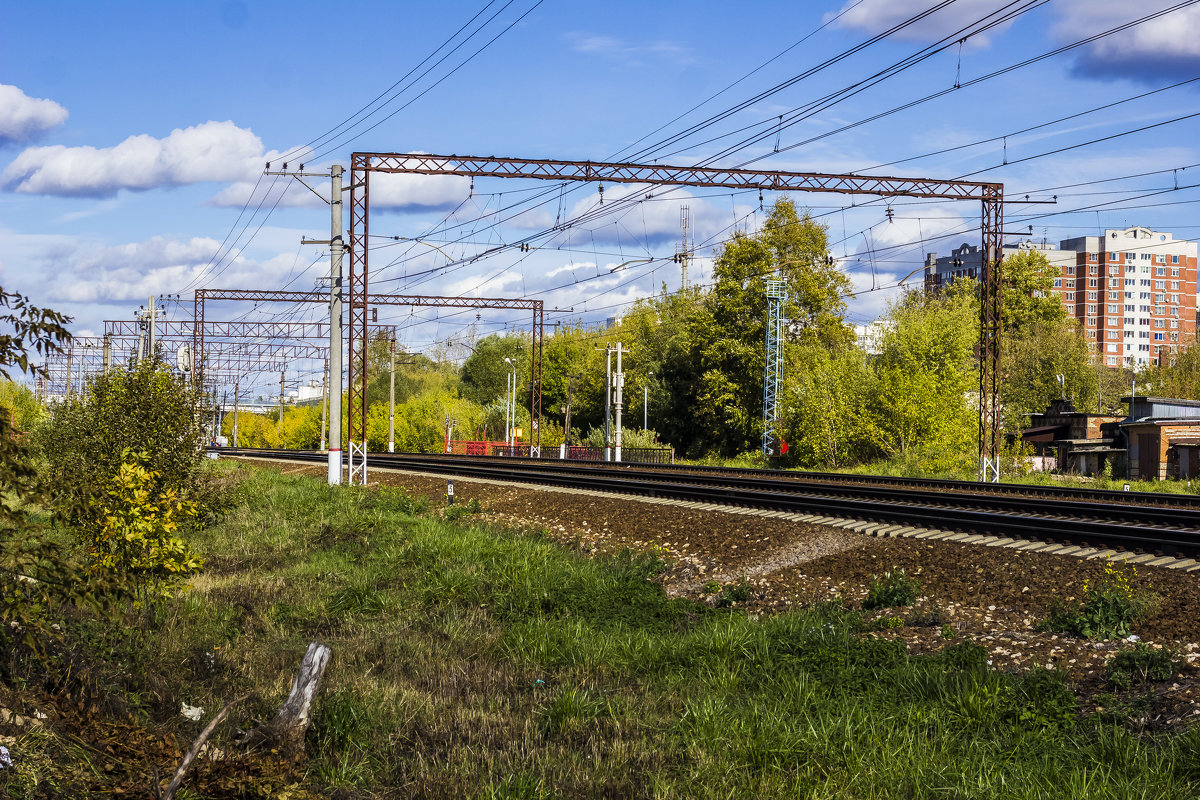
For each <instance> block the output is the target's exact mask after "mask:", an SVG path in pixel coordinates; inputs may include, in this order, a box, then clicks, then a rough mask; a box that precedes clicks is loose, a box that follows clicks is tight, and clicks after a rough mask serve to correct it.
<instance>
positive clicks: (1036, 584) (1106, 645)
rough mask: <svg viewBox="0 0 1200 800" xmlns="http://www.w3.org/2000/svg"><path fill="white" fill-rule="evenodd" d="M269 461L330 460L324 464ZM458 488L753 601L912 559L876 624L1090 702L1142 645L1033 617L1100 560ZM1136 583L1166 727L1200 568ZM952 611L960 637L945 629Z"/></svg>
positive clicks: (1101, 699) (1096, 569)
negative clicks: (1123, 658) (1170, 673)
mask: <svg viewBox="0 0 1200 800" xmlns="http://www.w3.org/2000/svg"><path fill="white" fill-rule="evenodd" d="M273 466H276V467H279V468H281V469H282V470H283V471H284V472H292V473H297V474H300V473H312V474H314V475H318V476H323V475H324V474H325V468H324V466H311V467H310V466H300V465H295V466H282V467H281V465H278V464H275V465H273ZM371 479H372V483H374V482H376V481H378V482H379V483H382V484H385V485H391V486H398V487H401V488H404V489H405V490H407V491H408V492H410V493H412V494H414V495H425V496H428V497H430V498H431V499H434V500H436V501H437V502H439V503H440V502H444V501H443V498H444V496H445V492H446V478H444V477H427V476H420V475H412V474H407V473H394V472H384V471H382V470H376V471H374V472H373V473H372V475H371ZM454 488H455V499H456V501H457V502H459V503H466V502H470V501H471V500H478V501H479V502H480V504H481V505H482V507H483V511H482V513H481V514H480V515H478V516H476V517H474V518H475V519H483V520H486V521H489V522H494V523H498V524H504V525H511V526H515V527H520V528H533V529H539V530H545V531H546V532H547V534H548V535H549V536H550V537H551V538H553V539H555V540H557V541H560V542H562V543H563V544H565V545H568V546H572V547H580V548H582V549H584V550H585V551H588V552H615V551H618V550H620V549H622V548H631V549H633V550H636V551H643V552H654V553H656V554H658V555H659V556H660V557H661V558H662V559H663V560H664V561H665V562H666V564H667V570H666V572H665V573H664V574H663V575H662V577H661V580H662V582H663V585H664V586H665V588H666V590H667V591H668V592H669V593H671V594H675V595H684V596H689V597H693V598H695V599H698V600H705V599H710V600H711V591H710V590H711V588H712V587H711V584H710V582H711V581H715V582H717V583H719V584H722V585H731V584H738V583H741V582H742V581H743V580H744V581H746V582H748V583H749V584H751V586H752V587H753V591H752V596H751V597H750V598H749V599H748V600H745V601H742V602H739V603H738V604H737V605H738V606H739V607H742V608H744V609H745V610H746V611H747V612H748V613H751V614H765V613H772V612H777V611H780V610H785V609H787V608H789V607H792V606H797V605H803V604H806V603H811V602H814V601H821V600H831V599H837V598H841V599H843V600H845V601H847V602H849V603H850V604H851V605H855V604H857V603H858V602H860V601H861V600H862V599H863V598H865V597H866V595H867V591H868V588H869V584H870V581H871V579H872V577H874V576H878V575H881V574H883V573H884V572H885V571H887V570H889V569H893V568H896V567H902V568H904V569H905V571H906V572H907V574H908V575H910V576H913V577H915V578H917V579H918V580H919V581H920V583H921V587H922V595H921V597H919V598H918V600H917V601H916V603H915V604H914V606H913V607H912V608H910V609H907V610H900V609H892V610H888V611H883V612H877V613H874V614H872V615H871V616H872V617H873V618H878V617H885V616H903V617H905V618H906V620H907V621H908V624H906V625H904V626H903V627H899V628H894V629H889V630H884V631H881V632H880V634H879V635H883V636H889V637H897V638H900V639H903V640H904V641H905V642H906V644H907V645H908V647H909V650H910V652H928V651H932V650H937V649H940V648H942V647H944V646H946V645H947V644H949V643H952V642H955V641H961V640H962V639H963V638H964V637H967V638H970V639H971V640H973V641H975V642H977V643H979V644H982V645H985V646H987V647H988V649H989V651H990V653H991V658H992V663H993V665H994V666H996V667H998V668H1000V669H1027V668H1029V667H1031V666H1042V667H1047V668H1053V669H1059V670H1062V671H1064V672H1065V673H1067V675H1068V676H1069V679H1070V680H1071V681H1072V682H1073V683H1074V684H1075V685H1076V687H1077V689H1078V690H1079V691H1080V694H1081V696H1083V697H1084V698H1085V701H1086V702H1087V703H1089V704H1091V705H1092V706H1093V707H1097V706H1099V705H1102V704H1104V703H1108V702H1110V701H1111V699H1112V698H1108V697H1106V696H1105V695H1106V693H1108V692H1111V688H1110V687H1109V686H1108V684H1107V683H1106V681H1105V679H1104V672H1105V671H1104V664H1105V662H1106V661H1107V660H1108V659H1110V658H1111V657H1112V656H1113V654H1114V653H1115V652H1117V651H1118V650H1119V649H1121V648H1125V647H1132V646H1133V645H1132V644H1131V643H1130V642H1128V641H1124V640H1121V641H1108V642H1093V641H1088V640H1082V639H1077V638H1075V637H1072V636H1067V635H1061V634H1052V633H1045V632H1039V631H1037V630H1036V628H1037V626H1038V624H1039V623H1040V622H1041V621H1042V620H1043V619H1044V618H1045V616H1046V613H1047V611H1048V610H1049V608H1050V606H1051V604H1052V602H1053V601H1054V600H1055V599H1059V600H1064V601H1067V602H1070V601H1072V600H1074V599H1076V598H1078V597H1079V596H1080V595H1081V593H1082V590H1083V583H1084V581H1085V580H1087V579H1089V578H1090V579H1093V580H1094V579H1095V578H1096V577H1097V576H1099V575H1100V574H1101V573H1102V571H1103V563H1102V562H1100V561H1099V560H1094V559H1093V560H1084V559H1078V558H1072V557H1070V556H1055V555H1041V554H1038V553H1030V552H1023V551H1019V550H1011V549H1007V548H999V547H986V546H982V545H970V544H957V543H953V542H940V541H932V542H930V541H924V540H918V539H892V538H876V537H871V536H866V535H863V534H857V533H853V532H849V531H845V530H842V529H837V528H830V527H825V526H821V525H810V524H805V523H798V522H793V521H788V520H779V519H772V518H765V517H760V516H752V515H744V514H732V513H724V512H715V511H698V510H692V509H686V508H680V507H678V506H672V505H665V504H654V503H646V502H638V501H635V500H630V499H626V498H619V497H615V496H614V497H611V498H610V497H607V496H604V497H597V496H594V495H589V494H579V493H569V492H563V491H550V490H539V489H530V488H522V487H513V486H507V485H500V484H495V483H484V482H475V481H469V480H465V479H455V481H454ZM468 519H469V518H468ZM706 584H709V585H708V587H707V589H706ZM1134 587H1135V589H1137V590H1139V591H1142V592H1147V593H1152V594H1153V595H1154V596H1155V597H1156V598H1157V602H1156V607H1155V610H1154V611H1153V613H1152V614H1151V615H1150V616H1149V617H1148V618H1146V619H1145V620H1143V621H1142V622H1140V623H1139V624H1138V625H1137V626H1136V635H1137V637H1139V638H1140V639H1141V640H1143V641H1146V642H1148V643H1151V644H1152V645H1155V646H1162V647H1166V648H1168V649H1169V650H1170V651H1172V652H1173V653H1174V654H1175V655H1176V656H1177V657H1178V659H1179V661H1180V662H1181V663H1182V664H1184V666H1183V668H1182V670H1181V672H1180V674H1179V676H1178V677H1177V678H1176V679H1175V680H1174V681H1172V682H1170V683H1167V684H1161V685H1159V686H1158V687H1157V688H1155V689H1153V690H1151V691H1150V693H1149V695H1148V696H1147V695H1146V690H1145V689H1142V690H1139V691H1140V693H1141V699H1142V701H1143V706H1144V707H1145V711H1144V714H1143V715H1142V720H1141V721H1142V723H1143V724H1144V725H1145V726H1147V727H1153V728H1158V727H1162V726H1173V725H1175V724H1178V723H1180V722H1186V721H1191V720H1193V719H1200V613H1198V612H1200V571H1197V572H1192V573H1186V572H1182V571H1178V570H1168V569H1163V568H1158V567H1138V568H1137V578H1136V580H1135V581H1134ZM914 623H923V624H914ZM944 625H949V626H950V628H951V629H952V630H953V632H954V634H955V638H953V639H946V638H944V636H943V628H944Z"/></svg>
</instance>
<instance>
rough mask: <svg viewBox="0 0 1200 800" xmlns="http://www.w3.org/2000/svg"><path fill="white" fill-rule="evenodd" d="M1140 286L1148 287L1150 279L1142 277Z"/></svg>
mask: <svg viewBox="0 0 1200 800" xmlns="http://www.w3.org/2000/svg"><path fill="white" fill-rule="evenodd" d="M1142 286H1146V287H1149V286H1150V281H1148V280H1146V279H1145V278H1142Z"/></svg>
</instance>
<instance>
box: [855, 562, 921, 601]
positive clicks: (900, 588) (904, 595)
mask: <svg viewBox="0 0 1200 800" xmlns="http://www.w3.org/2000/svg"><path fill="white" fill-rule="evenodd" d="M920 594H921V584H920V582H919V581H918V580H917V579H916V578H910V577H908V576H907V575H905V574H904V568H903V567H896V568H895V569H890V570H888V571H887V572H885V573H883V577H882V578H880V577H873V578H871V588H870V590H869V591H868V592H867V599H866V600H864V601H863V608H865V609H868V610H870V609H874V608H893V607H895V606H908V605H912V602H913V601H914V600H916V599H917V597H918V596H919V595H920Z"/></svg>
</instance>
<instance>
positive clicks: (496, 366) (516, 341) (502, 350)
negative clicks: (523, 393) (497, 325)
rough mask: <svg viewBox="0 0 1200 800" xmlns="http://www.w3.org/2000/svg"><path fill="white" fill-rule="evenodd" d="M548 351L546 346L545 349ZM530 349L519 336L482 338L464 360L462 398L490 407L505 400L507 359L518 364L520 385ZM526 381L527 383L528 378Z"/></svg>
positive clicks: (461, 371) (498, 335)
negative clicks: (490, 404) (499, 400)
mask: <svg viewBox="0 0 1200 800" xmlns="http://www.w3.org/2000/svg"><path fill="white" fill-rule="evenodd" d="M545 349H546V348H545V345H544V344H543V350H545ZM528 350H529V345H528V343H527V342H524V341H522V340H521V339H520V338H518V337H516V336H502V335H500V334H492V335H491V336H485V337H484V338H482V339H480V340H479V341H478V342H477V343H476V344H475V349H474V351H472V353H471V355H470V356H468V357H467V358H466V359H465V360H464V361H463V364H462V368H461V370H460V373H459V374H460V376H461V379H462V396H463V397H464V398H466V399H468V400H471V401H472V402H475V403H478V404H479V405H487V404H488V403H491V402H493V401H495V400H496V399H497V398H503V396H504V392H505V387H506V386H507V385H508V373H509V365H508V364H507V363H506V362H505V361H504V359H506V358H508V359H511V360H512V361H513V362H514V363H515V364H516V365H517V368H518V373H517V375H518V383H520V377H521V376H522V375H524V374H525V370H524V366H525V364H526V362H527V361H528ZM523 351H524V352H525V355H524V358H523V357H522V352H523ZM543 360H545V359H543ZM525 382H528V379H526V381H525Z"/></svg>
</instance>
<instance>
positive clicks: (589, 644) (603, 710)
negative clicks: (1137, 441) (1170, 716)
mask: <svg viewBox="0 0 1200 800" xmlns="http://www.w3.org/2000/svg"><path fill="white" fill-rule="evenodd" d="M226 468H228V467H226ZM238 492H239V499H238V502H237V503H236V504H235V506H234V507H233V509H232V510H231V511H230V512H229V514H228V515H227V517H226V518H225V520H224V521H223V522H222V523H221V524H219V525H218V526H216V527H214V528H212V529H210V530H208V531H207V532H205V534H204V535H203V537H202V539H201V540H199V541H196V542H195V543H194V545H195V547H196V548H197V549H198V550H200V551H201V552H203V553H205V554H206V555H207V557H208V563H209V565H210V569H209V571H208V572H207V573H206V574H205V575H203V576H202V577H200V578H198V579H196V580H195V581H194V582H193V588H192V590H191V591H190V592H189V593H187V594H186V595H185V596H184V597H183V598H181V599H180V600H179V601H178V602H177V603H176V604H175V605H173V606H172V607H171V609H170V611H169V613H167V614H166V615H164V617H163V618H162V619H161V620H158V623H157V625H156V627H155V629H154V631H153V633H152V634H150V635H148V637H147V638H146V639H145V641H144V642H143V643H142V644H140V645H138V646H139V647H140V648H141V650H140V652H139V654H138V658H139V659H140V660H141V667H140V669H141V671H142V673H141V674H142V675H144V676H146V677H145V678H144V679H145V680H150V679H151V678H152V677H153V676H155V675H157V676H159V679H158V680H154V681H153V683H154V685H156V686H157V687H159V692H160V696H159V697H157V698H156V699H155V701H154V708H158V709H160V711H161V713H163V714H166V713H176V714H177V713H178V707H179V706H178V703H179V702H180V701H181V700H186V701H187V702H188V703H189V704H193V705H196V704H199V705H204V706H205V707H207V708H213V707H219V705H220V702H221V700H222V699H223V698H226V697H228V696H231V695H232V694H234V693H241V692H243V691H251V692H254V693H255V694H254V699H253V700H252V706H251V707H250V708H249V709H247V710H246V711H245V712H244V716H257V717H264V716H266V715H268V714H269V713H271V711H272V709H273V708H274V707H275V706H276V705H277V704H278V702H279V700H280V699H281V698H282V696H283V695H284V694H285V692H286V691H287V689H288V683H289V681H290V678H291V675H292V673H293V671H294V669H295V667H296V665H297V663H298V661H299V657H300V655H301V654H302V652H303V650H304V647H305V645H306V644H307V642H308V641H310V640H314V639H316V640H320V641H323V642H325V643H327V644H329V645H330V646H331V647H332V648H333V653H334V655H333V661H332V664H331V666H330V668H329V670H328V672H327V679H326V684H325V687H324V690H323V692H322V694H321V696H320V699H319V702H318V708H317V713H316V716H315V719H314V722H313V725H312V728H311V730H310V734H309V742H308V744H309V752H310V756H311V758H310V761H309V764H308V780H309V781H310V782H311V783H313V784H314V785H319V786H324V787H345V788H350V789H355V790H357V791H359V792H362V793H364V794H367V795H378V796H394V797H497V798H499V797H505V798H550V797H603V798H611V797H646V798H674V797H697V798H729V797H789V798H790V797H811V798H845V797H853V798H896V797H904V798H955V797H963V798H965V797H970V798H1043V797H1054V798H1070V797H1078V798H1085V797H1086V798H1114V799H1115V798H1127V797H1146V798H1151V797H1153V798H1180V799H1181V800H1182V798H1194V797H1196V796H1197V794H1198V793H1200V768H1198V767H1197V766H1196V765H1197V763H1200V762H1197V757H1198V756H1200V736H1197V735H1194V734H1188V735H1184V736H1180V737H1176V738H1159V739H1150V738H1139V737H1136V736H1134V735H1132V734H1130V733H1128V732H1126V731H1124V730H1123V729H1120V728H1117V727H1113V726H1111V725H1105V724H1101V723H1099V722H1094V721H1092V720H1088V719H1082V718H1081V717H1080V715H1079V712H1078V709H1077V708H1076V706H1075V702H1074V698H1073V696H1072V695H1071V693H1070V691H1069V690H1068V689H1067V688H1066V687H1065V686H1064V684H1063V682H1062V681H1061V680H1060V678H1059V677H1058V676H1056V675H1054V674H1051V673H1046V672H1035V673H1031V674H1028V675H1009V674H1001V673H998V672H996V671H993V670H991V669H990V668H989V667H988V666H987V664H986V651H984V650H983V649H982V648H979V647H976V646H975V645H972V644H969V643H965V644H960V645H955V646H954V647H952V648H951V649H949V650H947V651H945V653H943V654H942V655H941V656H938V657H914V656H910V655H909V654H908V653H906V652H905V651H904V649H903V647H902V646H901V645H899V644H897V643H894V642H891V641H887V640H883V639H878V638H875V637H873V636H871V635H870V634H869V633H867V632H865V631H864V626H863V623H862V620H861V618H860V617H859V616H858V615H857V614H856V613H852V612H848V611H846V610H844V609H843V608H841V607H840V606H836V605H823V606H816V607H812V608H808V609H805V610H801V611H797V612H792V613H787V614H780V615H777V616H771V617H763V618H761V619H752V618H749V617H747V616H746V615H744V614H742V613H741V612H738V611H730V610H723V609H717V610H714V609H710V608H708V607H706V606H703V605H699V604H695V603H691V602H689V601H686V600H681V599H668V598H667V597H666V596H665V594H664V593H663V591H662V589H661V588H660V587H659V586H658V585H657V584H655V583H654V582H653V581H652V580H651V578H652V577H653V575H654V574H655V572H656V571H657V570H658V569H660V568H661V564H660V563H658V562H657V561H655V560H654V559H653V558H648V557H639V556H634V555H630V554H621V555H619V556H614V557H601V558H587V557H585V556H584V555H583V554H581V553H579V552H576V551H572V550H569V549H566V548H563V547H561V546H559V545H557V544H554V543H552V542H550V541H548V540H547V539H545V538H543V537H539V536H536V535H526V534H518V533H514V532H511V531H506V530H500V529H495V528H490V527H487V526H481V525H471V524H469V523H470V519H469V518H468V519H465V520H460V521H457V522H454V523H449V522H445V521H443V520H442V519H441V518H440V516H439V515H438V514H436V513H432V512H430V511H429V510H428V509H427V508H426V507H425V504H424V503H422V502H420V501H415V500H413V499H412V498H410V497H408V496H406V495H404V494H403V493H401V492H399V491H394V490H386V489H382V490H371V491H364V490H359V489H351V488H347V487H342V488H338V489H333V488H330V487H327V486H324V485H322V484H321V483H319V482H317V481H314V480H312V479H309V478H302V477H284V476H281V475H279V474H277V473H274V472H271V471H251V472H248V473H247V475H246V478H245V480H244V482H243V483H242V484H241V486H240V488H239V489H238ZM463 523H466V524H463ZM166 676H169V680H166V679H165V677H166ZM168 686H169V687H170V688H169V689H166V688H163V687H168ZM145 713H148V714H150V715H153V714H155V713H160V712H156V711H154V710H153V708H152V709H151V710H150V711H147V712H145Z"/></svg>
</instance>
